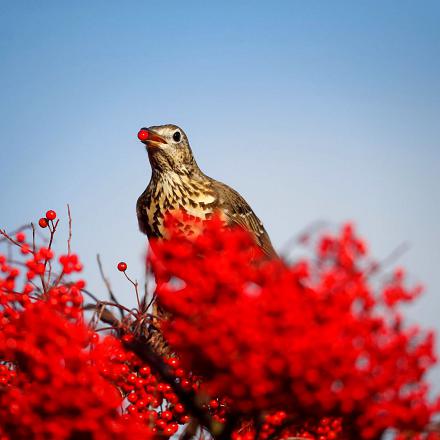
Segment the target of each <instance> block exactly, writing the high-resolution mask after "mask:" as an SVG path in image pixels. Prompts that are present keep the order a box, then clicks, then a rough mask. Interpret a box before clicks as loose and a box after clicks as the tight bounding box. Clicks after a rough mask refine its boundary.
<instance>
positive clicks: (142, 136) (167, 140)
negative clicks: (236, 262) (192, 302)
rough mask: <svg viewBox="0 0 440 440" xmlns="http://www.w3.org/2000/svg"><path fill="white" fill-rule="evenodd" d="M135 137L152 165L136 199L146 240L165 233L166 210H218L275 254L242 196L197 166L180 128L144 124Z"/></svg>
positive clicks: (202, 214) (206, 213)
mask: <svg viewBox="0 0 440 440" xmlns="http://www.w3.org/2000/svg"><path fill="white" fill-rule="evenodd" d="M138 139H139V140H140V141H141V142H142V143H143V144H144V145H145V146H146V150H147V152H148V158H149V161H150V165H151V171H152V172H151V179H150V182H149V183H148V186H147V188H146V189H145V191H144V192H143V193H142V194H141V196H140V197H139V198H138V200H137V204H136V213H137V218H138V223H139V229H140V230H141V232H143V233H144V234H146V235H147V237H148V239H149V240H150V239H152V238H165V237H166V231H165V225H164V220H165V216H166V213H167V212H168V211H174V210H182V211H184V212H186V213H187V214H189V215H190V216H193V217H195V218H198V219H202V220H205V219H209V218H211V217H212V216H213V215H214V214H215V213H219V214H220V216H221V217H222V218H223V220H224V221H225V223H226V224H227V225H229V226H238V227H240V228H242V229H244V230H246V231H248V232H249V233H250V234H251V236H252V237H253V238H254V240H255V243H256V244H257V245H258V246H259V247H260V248H261V250H262V251H263V253H264V254H265V255H266V256H267V257H268V258H277V253H276V251H275V249H274V247H273V245H272V243H271V240H270V238H269V235H268V233H267V232H266V230H265V228H264V226H263V223H262V222H261V220H260V219H259V218H258V217H257V216H256V214H255V213H254V211H253V210H252V208H251V207H250V206H249V204H248V203H247V202H246V200H245V199H244V198H243V197H242V196H241V195H240V194H239V193H238V192H237V191H236V190H234V189H233V188H231V187H230V186H228V185H226V184H224V183H222V182H220V181H217V180H215V179H213V178H211V177H209V176H207V175H206V174H204V173H203V172H202V170H201V169H200V168H199V166H198V165H197V162H196V160H195V158H194V155H193V152H192V150H191V146H190V143H189V140H188V137H187V135H186V134H185V132H184V131H183V130H182V128H180V127H178V126H177V125H173V124H166V125H159V126H151V127H148V128H145V127H143V128H141V129H140V130H139V132H138Z"/></svg>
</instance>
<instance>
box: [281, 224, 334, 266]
mask: <svg viewBox="0 0 440 440" xmlns="http://www.w3.org/2000/svg"><path fill="white" fill-rule="evenodd" d="M326 225H328V222H326V221H324V220H316V221H314V222H313V223H311V224H310V225H309V226H307V227H306V228H304V229H303V230H302V231H301V232H299V233H298V234H296V235H294V236H293V237H292V238H290V239H288V240H287V242H285V243H284V245H283V246H282V247H281V251H280V253H279V254H280V256H281V257H283V258H287V256H288V254H289V253H290V252H291V250H292V247H293V246H294V245H296V244H297V243H301V242H302V241H304V239H305V238H306V239H307V238H308V237H309V236H310V235H312V234H314V233H315V232H317V231H318V230H319V229H322V228H324V227H325V226H326Z"/></svg>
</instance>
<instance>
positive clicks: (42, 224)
mask: <svg viewBox="0 0 440 440" xmlns="http://www.w3.org/2000/svg"><path fill="white" fill-rule="evenodd" d="M38 224H39V225H40V227H41V228H47V218H44V217H41V218H40V220H38Z"/></svg>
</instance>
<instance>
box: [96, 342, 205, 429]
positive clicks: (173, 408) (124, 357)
mask: <svg viewBox="0 0 440 440" xmlns="http://www.w3.org/2000/svg"><path fill="white" fill-rule="evenodd" d="M129 338H130V336H129V335H125V336H124V339H127V340H128V339H129ZM97 350H100V348H99V347H98V348H97ZM105 351H106V352H107V353H109V352H110V350H108V348H105ZM110 357H111V362H107V363H105V364H101V367H102V374H103V376H104V377H105V378H106V379H107V380H108V381H109V382H111V383H114V384H115V385H116V386H117V387H118V389H120V391H121V393H122V394H123V396H124V397H125V398H126V400H127V403H128V405H127V407H126V414H125V415H124V416H123V417H124V418H125V419H126V420H136V421H137V422H142V423H144V424H146V425H147V426H149V427H150V428H151V429H152V432H153V433H158V434H160V435H161V436H166V437H169V436H172V435H173V434H175V433H176V432H177V430H178V427H179V425H181V424H185V423H187V422H188V421H189V416H188V415H187V414H186V410H185V408H184V406H183V405H182V403H180V402H179V399H178V398H177V396H176V394H175V393H174V392H173V390H172V388H171V385H170V384H168V383H164V382H162V381H161V380H160V379H159V378H158V377H157V375H156V374H154V373H153V372H152V371H151V368H150V366H148V365H146V364H143V363H142V362H141V361H140V360H139V359H138V358H137V357H136V356H135V355H134V354H133V353H132V352H130V351H127V350H125V349H124V347H123V346H122V345H119V346H118V345H116V344H114V347H113V349H112V353H111V356H110ZM164 361H165V363H166V364H167V365H168V366H169V367H170V368H171V371H172V374H173V375H174V376H175V378H176V381H178V382H180V384H181V386H182V387H183V388H184V389H187V390H189V389H193V388H196V387H197V382H196V381H195V378H193V377H188V375H187V374H186V373H185V371H184V370H183V369H182V368H181V367H180V364H179V360H178V359H177V358H176V357H170V358H164Z"/></svg>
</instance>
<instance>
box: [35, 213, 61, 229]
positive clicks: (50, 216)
mask: <svg viewBox="0 0 440 440" xmlns="http://www.w3.org/2000/svg"><path fill="white" fill-rule="evenodd" d="M56 218H57V213H56V212H55V211H53V210H52V209H50V210H49V211H47V212H46V217H41V218H40V220H38V224H39V225H40V227H41V228H47V227H48V225H49V221H52V222H53V221H54V220H55V219H56Z"/></svg>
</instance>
